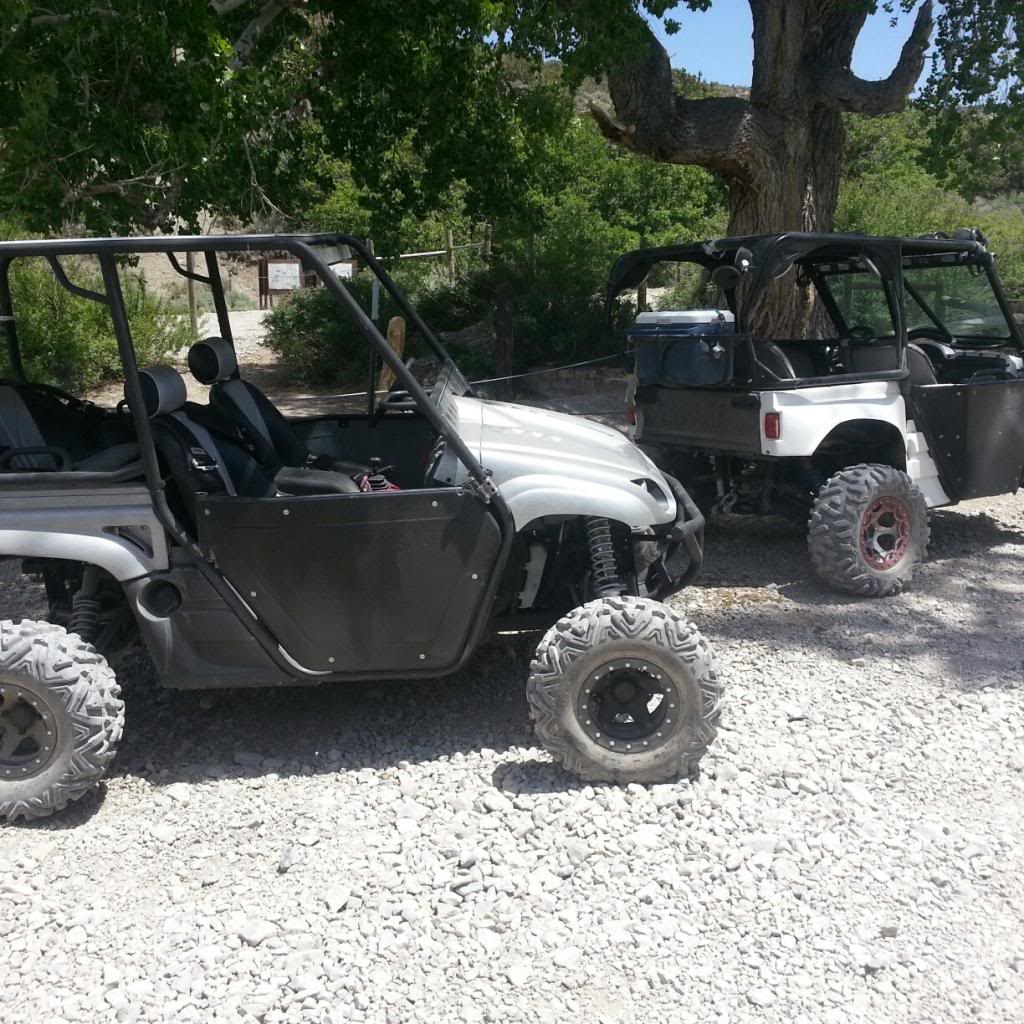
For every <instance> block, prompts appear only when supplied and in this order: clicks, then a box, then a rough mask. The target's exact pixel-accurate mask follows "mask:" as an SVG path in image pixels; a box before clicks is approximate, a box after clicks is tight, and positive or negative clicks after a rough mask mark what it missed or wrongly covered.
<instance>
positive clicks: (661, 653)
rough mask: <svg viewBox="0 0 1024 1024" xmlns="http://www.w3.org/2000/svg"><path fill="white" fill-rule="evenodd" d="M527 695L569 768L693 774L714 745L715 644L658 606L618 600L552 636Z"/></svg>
mask: <svg viewBox="0 0 1024 1024" xmlns="http://www.w3.org/2000/svg"><path fill="white" fill-rule="evenodd" d="M526 695H527V699H528V700H529V704H530V709H531V712H532V715H533V718H534V722H535V728H536V732H537V735H538V737H539V738H540V740H541V741H542V742H543V744H544V746H545V747H547V749H548V750H549V751H550V752H551V754H552V755H553V756H554V758H555V759H556V760H557V761H559V762H560V763H561V764H562V766H563V767H564V768H566V770H568V771H570V772H572V773H573V774H574V775H578V776H580V777H581V778H584V779H588V780H593V781H602V782H617V783H626V782H665V781H669V780H672V779H676V778H679V777H685V778H692V777H693V776H695V775H696V773H697V766H698V763H699V761H700V759H701V757H702V756H703V755H704V752H705V751H706V750H707V748H708V746H709V745H710V744H711V742H712V741H713V740H714V738H715V735H716V733H717V729H718V723H719V719H720V717H721V702H722V684H721V683H720V682H719V680H718V676H717V673H716V672H715V667H714V655H713V652H712V650H711V646H710V645H709V644H708V642H707V641H706V640H705V639H704V638H703V637H702V636H701V635H700V633H699V632H698V630H697V628H696V627H695V626H693V625H691V624H690V623H688V622H686V621H685V620H684V619H682V618H680V617H679V616H678V615H676V614H675V613H674V612H673V611H672V610H671V609H669V608H667V607H666V606H665V605H663V604H661V603H660V602H658V601H651V600H648V599H645V598H635V597H613V598H605V599H604V600H600V601H591V602H589V603H588V604H585V605H582V606H580V607H579V608H576V609H574V610H573V611H571V612H570V613H569V614H568V615H566V616H565V617H564V618H562V619H560V620H559V621H558V622H557V623H555V625H554V626H552V627H551V629H549V630H548V632H547V634H546V635H545V637H544V639H543V640H542V641H541V642H540V645H539V646H538V647H537V653H536V656H535V658H534V660H533V663H532V664H531V666H530V678H529V681H528V683H527V687H526Z"/></svg>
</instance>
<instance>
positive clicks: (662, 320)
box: [636, 309, 736, 327]
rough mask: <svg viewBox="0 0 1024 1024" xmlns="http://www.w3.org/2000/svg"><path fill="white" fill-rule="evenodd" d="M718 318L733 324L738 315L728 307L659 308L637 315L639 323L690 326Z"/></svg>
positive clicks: (712, 321)
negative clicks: (734, 314) (733, 313)
mask: <svg viewBox="0 0 1024 1024" xmlns="http://www.w3.org/2000/svg"><path fill="white" fill-rule="evenodd" d="M716 320H723V321H725V323H727V324H731V323H735V322H736V317H734V316H733V315H732V313H731V312H730V311H729V310H728V309H659V310H655V311H652V312H650V313H638V314H637V317H636V322H637V323H638V324H682V325H685V326H688V327H692V326H693V325H694V324H711V323H714V322H715V321H716Z"/></svg>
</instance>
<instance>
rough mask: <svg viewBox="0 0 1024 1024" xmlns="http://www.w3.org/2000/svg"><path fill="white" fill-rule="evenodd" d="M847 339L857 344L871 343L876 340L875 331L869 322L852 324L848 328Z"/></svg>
mask: <svg viewBox="0 0 1024 1024" xmlns="http://www.w3.org/2000/svg"><path fill="white" fill-rule="evenodd" d="M846 340H847V341H852V342H853V343H854V344H855V345H870V344H871V342H873V341H874V340H875V332H874V330H873V329H872V328H870V327H868V325H867V324H852V325H851V326H850V327H848V328H847V329H846Z"/></svg>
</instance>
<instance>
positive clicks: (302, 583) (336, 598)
mask: <svg viewBox="0 0 1024 1024" xmlns="http://www.w3.org/2000/svg"><path fill="white" fill-rule="evenodd" d="M198 521H199V542H200V546H201V547H202V549H203V551H204V554H206V555H207V557H209V558H211V559H212V560H213V561H214V563H215V564H216V566H217V568H218V569H219V570H220V571H221V572H222V573H223V574H224V576H225V577H226V578H227V580H228V581H229V582H230V583H231V584H232V586H234V588H235V589H236V590H237V591H238V593H239V594H240V595H241V597H242V598H243V600H244V601H245V602H246V604H248V605H249V607H250V608H252V610H253V611H254V612H255V614H256V615H257V616H258V617H259V619H260V620H261V622H262V623H263V624H264V625H265V626H266V627H267V628H268V629H269V630H270V631H271V633H273V634H274V636H275V637H276V638H277V640H278V642H279V643H280V644H281V646H282V648H284V650H285V651H286V652H287V654H288V655H289V656H290V657H291V658H292V659H294V660H295V661H297V662H298V663H299V664H300V665H301V666H302V667H303V668H306V669H312V670H318V671H323V672H341V673H358V674H363V675H372V674H377V673H381V674H390V673H404V672H416V671H427V672H432V673H440V672H443V671H445V670H447V669H450V668H453V667H455V666H456V665H457V664H458V662H459V661H460V660H461V658H462V656H463V652H464V650H465V648H466V645H467V643H469V642H470V641H471V640H472V639H473V633H474V626H476V625H477V623H478V621H479V620H480V618H481V616H486V615H487V614H488V613H489V609H488V608H486V607H484V606H483V604H484V598H485V595H486V594H487V593H489V591H488V584H489V582H490V581H491V580H492V579H493V578H494V574H495V573H497V572H500V571H501V569H502V565H500V564H499V563H500V562H501V561H502V550H503V549H502V531H501V528H500V527H499V524H498V520H497V518H496V515H495V513H494V511H493V508H492V506H490V505H488V504H485V503H484V502H483V501H482V500H481V499H480V498H478V497H476V496H475V495H473V494H470V493H468V492H464V491H460V490H459V489H455V488H441V489H436V490H408V491H391V492H377V493H371V494H339V495H334V494H332V495H313V496H303V497H294V498H292V497H288V498H286V497H275V498H239V497H227V496H211V497H207V498H204V499H201V500H200V503H199V507H198Z"/></svg>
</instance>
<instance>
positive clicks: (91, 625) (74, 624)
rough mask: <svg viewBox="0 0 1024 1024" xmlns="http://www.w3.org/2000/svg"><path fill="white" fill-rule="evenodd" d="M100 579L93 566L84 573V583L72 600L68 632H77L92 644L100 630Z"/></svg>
mask: <svg viewBox="0 0 1024 1024" xmlns="http://www.w3.org/2000/svg"><path fill="white" fill-rule="evenodd" d="M98 586H99V579H98V577H97V575H96V570H95V569H94V568H92V567H91V566H90V567H88V568H87V569H86V570H85V572H84V573H83V574H82V585H81V587H79V589H78V590H76V591H75V596H74V597H73V598H72V600H71V618H70V620H69V622H68V632H69V633H77V634H78V635H79V636H80V637H81V638H82V639H83V640H84V641H85V642H86V643H87V644H91V643H92V642H93V641H94V640H95V639H96V636H97V634H98V633H99V631H100V602H99V600H98V598H97V597H96V590H97V588H98Z"/></svg>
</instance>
